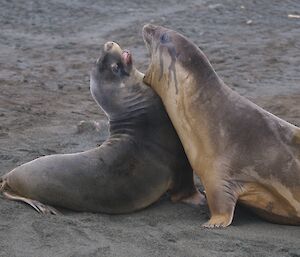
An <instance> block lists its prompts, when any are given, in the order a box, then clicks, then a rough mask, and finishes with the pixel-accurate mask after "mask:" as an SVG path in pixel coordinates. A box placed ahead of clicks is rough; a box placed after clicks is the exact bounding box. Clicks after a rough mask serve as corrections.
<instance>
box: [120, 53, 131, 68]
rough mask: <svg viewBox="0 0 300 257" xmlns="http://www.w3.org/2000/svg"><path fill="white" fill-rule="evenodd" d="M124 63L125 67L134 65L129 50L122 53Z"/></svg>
mask: <svg viewBox="0 0 300 257" xmlns="http://www.w3.org/2000/svg"><path fill="white" fill-rule="evenodd" d="M122 61H123V63H124V64H125V65H131V64H132V57H131V53H130V51H129V50H123V52H122Z"/></svg>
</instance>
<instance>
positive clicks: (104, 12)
mask: <svg viewBox="0 0 300 257" xmlns="http://www.w3.org/2000/svg"><path fill="white" fill-rule="evenodd" d="M142 2H143V1H138V0H135V1H126V2H125V1H124V2H123V1H116V0H110V1H107V0H105V1H94V0H86V1H79V0H74V1H71V0H64V1H62V0H61V1H59V0H56V1H54V0H53V1H49V0H48V1H47V0H39V1H38V0H36V1H33V0H27V1H17V0H13V1H11V0H0V24H1V37H0V175H2V174H4V173H6V172H8V171H9V170H11V169H12V168H14V167H15V166H17V165H20V164H22V163H24V162H27V161H30V160H32V159H34V158H36V157H39V156H42V155H47V154H53V153H70V152H78V151H82V150H86V149H90V148H92V147H95V146H97V145H99V144H101V142H102V141H103V140H105V138H106V137H107V122H106V118H105V115H104V114H103V113H102V112H101V111H100V109H99V108H98V107H97V105H96V104H95V102H94V101H93V99H92V97H91V95H90V92H89V70H90V67H91V64H92V62H93V61H94V60H95V59H96V58H97V57H98V55H99V52H100V48H101V45H102V44H103V43H104V42H106V41H107V40H115V41H117V42H119V43H120V44H121V45H122V46H123V47H125V48H129V49H131V51H132V52H133V54H134V59H135V63H136V65H137V67H138V68H139V69H141V70H143V71H145V69H146V67H147V65H148V54H147V51H146V48H145V46H144V43H143V41H142V36H141V29H142V25H143V24H145V23H148V22H152V23H155V24H160V25H165V26H169V27H171V28H173V29H175V30H178V31H180V32H182V33H184V34H185V35H186V36H187V37H189V38H190V39H192V40H193V41H194V42H196V43H197V44H198V45H199V46H200V47H201V48H202V49H203V50H204V52H205V53H206V54H207V56H208V58H209V59H210V60H211V63H212V65H213V66H214V67H215V69H216V71H217V72H218V74H219V75H220V76H221V78H222V79H223V80H224V81H225V82H226V83H227V84H228V85H229V86H231V87H232V88H233V89H235V90H236V91H238V92H239V93H240V94H242V95H244V96H246V97H248V98H250V99H251V100H253V101H254V102H256V103H258V104H260V105H261V106H263V107H265V108H266V109H267V110H269V111H271V112H273V113H274V114H276V115H278V116H280V117H282V118H284V119H286V120H288V121H289V122H292V123H294V124H296V125H298V126H299V125H300V19H299V18H297V15H299V12H300V2H299V1H298V0H293V1H292V0H285V1H280V0H277V1H276V0H273V1H269V0H260V1H255V0H247V1H246V0H243V1H242V0H240V1H239V0H236V1H232V0H223V1H220V0H219V1H192V0H188V1H170V0H167V1H158V0H152V1H148V3H143V4H141V3H142ZM289 14H291V15H292V16H291V15H290V16H288V15H289ZM293 15H294V16H293ZM81 121H84V122H87V123H88V122H91V121H97V122H99V123H100V124H101V127H102V129H101V131H100V132H98V131H95V130H93V129H89V127H88V126H79V123H80V122H81ZM208 217H209V212H208V209H207V208H205V207H204V208H203V207H201V208H200V207H191V206H187V205H184V204H172V203H171V202H170V200H169V198H168V196H165V197H163V198H162V199H161V200H160V201H159V202H158V203H156V204H154V205H152V206H151V207H149V208H147V209H145V210H142V211H139V212H136V213H132V214H128V215H104V214H90V213H75V212H65V213H64V215H63V216H42V215H39V214H38V213H36V212H34V211H33V210H32V209H31V208H29V207H28V206H26V205H24V204H21V203H16V202H11V201H7V200H5V199H2V198H0V256H1V257H2V256H9V257H13V256H20V257H26V256H30V257H31V256H36V257H40V256H68V257H69V256H74V257H75V256H126V257H134V256H138V257H144V256H172V257H173V256H180V257H188V256H209V257H213V256H291V257H296V256H300V228H299V227H294V226H283V225H275V224H271V223H267V222H265V221H262V220H261V219H259V218H257V217H256V216H255V215H253V214H252V213H250V212H249V210H247V209H242V208H241V207H239V208H237V211H236V214H235V217H234V221H233V224H232V225H231V226H230V227H229V228H227V229H224V230H204V229H201V227H200V225H201V224H202V223H204V222H205V221H206V220H207V219H208Z"/></svg>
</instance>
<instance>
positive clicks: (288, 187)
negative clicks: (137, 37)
mask: <svg viewBox="0 0 300 257" xmlns="http://www.w3.org/2000/svg"><path fill="white" fill-rule="evenodd" d="M143 37H144V41H145V44H146V46H147V47H148V49H149V52H150V55H151V61H150V65H149V68H148V70H147V72H146V75H145V78H144V82H145V83H146V84H148V85H150V86H151V87H152V88H153V89H154V90H155V91H156V92H157V93H158V95H159V96H160V97H161V99H162V101H163V103H164V106H165V108H166V110H167V112H168V114H169V117H170V118H171V121H172V123H173V125H174V127H175V129H176V131H177V133H178V135H179V137H180V139H181V142H182V144H183V146H184V149H185V152H186V154H187V156H188V158H189V161H190V163H191V165H192V167H193V169H194V171H195V172H196V173H197V174H198V175H199V177H200V179H201V182H202V183H203V186H204V189H205V191H206V198H207V202H208V206H209V210H210V213H211V218H210V220H209V221H208V222H206V223H205V224H204V225H203V226H204V227H209V228H211V227H226V226H228V225H230V224H231V222H232V219H233V214H234V209H235V206H236V203H237V201H238V202H240V203H242V204H245V205H247V206H248V207H251V208H252V210H254V211H255V212H257V213H258V214H259V215H260V216H261V217H263V218H265V219H267V220H269V221H271V222H275V223H281V224H295V225H296V224H297V225H299V224H300V140H299V138H300V128H298V127H296V126H294V125H292V124H290V123H288V122H286V121H284V120H282V119H280V118H278V117H276V116H275V115H273V114H271V113H269V112H267V111H266V110H264V109H262V108H260V107H259V106H257V105H255V104H254V103H252V102H250V101H249V100H247V99H246V98H244V97H242V96H240V95H239V94H238V93H236V92H234V91H233V90H231V89H230V88H229V87H228V86H226V85H225V84H224V82H223V81H222V80H221V79H220V78H219V76H218V75H217V74H216V72H215V71H214V69H213V68H212V66H211V64H210V63H209V61H208V59H207V58H206V56H205V55H204V54H203V52H202V51H201V50H200V49H199V47H197V46H196V45H195V44H193V43H192V42H190V41H189V40H188V39H187V38H186V37H184V36H183V35H181V34H179V33H177V32H175V31H173V30H170V29H167V28H164V27H161V26H155V25H151V24H149V25H145V26H144V28H143Z"/></svg>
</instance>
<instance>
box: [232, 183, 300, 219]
mask: <svg viewBox="0 0 300 257" xmlns="http://www.w3.org/2000/svg"><path fill="white" fill-rule="evenodd" d="M270 184H271V183H270ZM299 196H300V195H295V194H292V192H291V191H290V190H289V189H288V188H283V186H279V188H275V187H273V186H272V185H268V186H266V185H263V184H260V183H255V182H252V183H247V184H246V185H245V186H244V192H243V193H242V194H241V195H240V197H239V198H238V201H239V203H241V204H243V205H246V206H248V207H250V208H251V209H252V210H254V211H255V212H256V213H257V214H258V215H259V216H262V217H263V218H265V219H267V220H270V221H274V222H277V223H285V224H300V201H299Z"/></svg>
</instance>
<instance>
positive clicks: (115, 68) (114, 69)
mask: <svg viewBox="0 0 300 257" xmlns="http://www.w3.org/2000/svg"><path fill="white" fill-rule="evenodd" d="M111 71H112V72H113V73H114V74H115V75H120V73H121V72H120V71H121V69H120V66H119V65H118V64H117V63H114V64H112V65H111Z"/></svg>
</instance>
